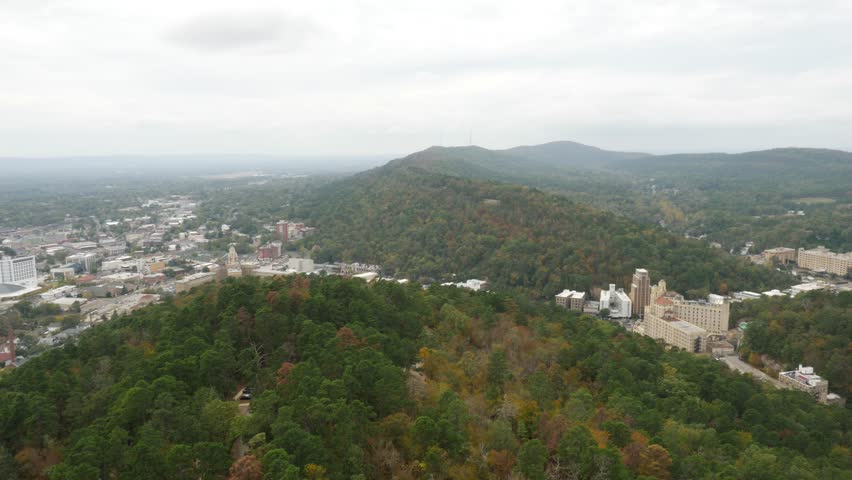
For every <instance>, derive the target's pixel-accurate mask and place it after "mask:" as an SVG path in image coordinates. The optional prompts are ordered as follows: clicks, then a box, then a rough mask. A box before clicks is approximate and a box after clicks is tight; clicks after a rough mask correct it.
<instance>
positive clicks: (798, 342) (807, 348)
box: [731, 291, 852, 397]
mask: <svg viewBox="0 0 852 480" xmlns="http://www.w3.org/2000/svg"><path fill="white" fill-rule="evenodd" d="M731 317H732V320H733V321H734V322H737V323H738V322H748V329H747V330H746V336H745V347H744V348H741V349H740V354H741V355H743V356H744V357H749V356H750V353H752V352H754V353H757V354H766V355H769V356H770V357H771V358H773V359H774V360H777V361H779V362H781V363H782V364H784V365H785V366H786V367H787V368H788V369H793V368H795V367H796V365H799V364H804V365H809V366H812V367H814V368H815V369H816V371H817V373H819V374H820V375H822V376H823V377H825V378H826V379H828V383H829V387H830V388H831V391H833V392H838V393H840V394H841V395H843V396H844V397H848V396H849V395H850V394H852V292H841V293H838V294H833V293H830V292H825V291H817V292H810V293H807V294H803V295H798V296H796V297H795V298H788V297H771V298H762V299H760V300H757V301H749V302H743V303H740V304H736V305H734V308H733V310H732V312H731ZM752 360H754V361H755V362H756V361H757V359H756V358H753V359H752Z"/></svg>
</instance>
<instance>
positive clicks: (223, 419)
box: [0, 276, 852, 480]
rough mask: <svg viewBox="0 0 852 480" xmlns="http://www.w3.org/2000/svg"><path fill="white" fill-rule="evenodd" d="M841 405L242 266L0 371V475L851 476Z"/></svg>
mask: <svg viewBox="0 0 852 480" xmlns="http://www.w3.org/2000/svg"><path fill="white" fill-rule="evenodd" d="M412 365H416V367H414V368H411V367H412ZM245 385H248V386H250V387H252V389H253V391H252V399H251V402H250V406H245V405H243V406H238V402H236V401H233V400H232V398H233V396H234V395H235V393H236V392H238V391H239V389H240V387H242V386H245ZM245 403H248V402H245ZM850 412H852V410H850V409H847V408H831V407H827V406H823V405H819V404H817V403H816V402H814V401H813V400H812V399H811V398H810V397H809V396H808V395H806V394H804V393H801V392H792V391H786V390H783V391H779V390H769V391H764V390H763V387H762V386H761V385H759V384H757V383H755V382H753V381H752V380H751V379H749V378H747V377H745V376H742V375H739V374H736V373H733V372H730V371H728V370H727V369H726V368H725V367H724V366H723V365H721V364H720V363H719V362H711V361H707V360H706V359H702V358H698V357H695V356H694V355H692V354H690V353H686V352H678V351H666V350H665V349H664V348H662V347H661V346H659V345H658V344H656V343H655V342H654V341H653V340H651V339H649V338H647V337H642V336H638V335H631V334H627V333H626V332H624V330H623V329H620V328H617V327H615V326H613V325H612V324H608V323H605V322H603V321H598V320H595V319H593V318H590V317H586V316H578V315H577V314H576V313H575V312H567V311H565V310H563V309H559V308H556V307H552V306H544V305H540V304H539V305H531V304H529V303H528V302H525V301H524V299H523V298H519V299H515V298H513V297H511V296H508V295H506V294H499V293H485V292H482V293H477V294H474V293H472V292H468V291H464V290H461V289H456V288H446V287H437V286H435V287H432V288H430V289H428V290H423V289H422V288H420V286H419V285H415V284H409V285H399V284H397V283H396V282H383V281H379V282H376V283H373V284H370V285H368V284H366V283H364V282H362V281H360V280H344V279H341V278H339V277H313V278H310V279H309V278H307V277H303V276H297V277H288V278H280V277H279V278H263V279H261V278H258V277H248V278H243V279H230V280H227V281H226V282H224V284H222V285H219V284H208V285H205V286H203V287H202V288H200V289H196V290H195V291H193V292H191V293H190V294H189V295H180V296H178V297H177V298H175V299H173V300H168V301H167V302H166V303H165V304H162V305H155V306H151V307H147V308H144V309H141V310H138V311H136V312H134V313H133V314H131V315H129V316H124V317H121V318H119V319H115V320H112V321H109V322H106V323H104V324H101V325H98V326H95V327H94V328H92V329H90V330H89V331H87V332H85V333H83V334H82V335H81V337H80V338H79V340H78V342H77V343H76V344H74V345H68V346H65V347H63V348H60V349H56V350H52V351H49V352H47V353H45V354H44V355H42V356H40V357H38V358H35V359H33V360H32V361H30V362H29V363H27V364H25V365H24V366H22V367H20V368H17V369H14V370H12V371H11V372H9V371H6V372H4V375H2V376H0V425H2V427H3V428H2V429H0V478H2V479H4V480H34V479H49V480H92V479H121V480H162V479H169V480H199V479H204V480H224V479H226V478H227V479H228V480H261V479H264V480H367V479H371V480H372V479H376V480H379V479H390V478H393V479H400V480H416V479H422V480H426V479H436V480H438V479H441V480H443V479H449V478H452V479H487V480H505V479H507V478H523V479H526V480H544V479H546V478H576V479H579V480H593V479H611V480H634V479H635V480H640V479H641V480H646V479H648V480H649V479H652V478H653V479H661V480H670V479H677V480H680V479H683V480H686V479H689V480H716V479H732V480H775V479H783V478H790V479H797V480H818V479H847V478H849V473H850V471H852V457H850V452H849V428H850V426H851V425H852V416H850Z"/></svg>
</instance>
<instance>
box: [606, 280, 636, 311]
mask: <svg viewBox="0 0 852 480" xmlns="http://www.w3.org/2000/svg"><path fill="white" fill-rule="evenodd" d="M600 300H601V301H600V309H601V310H603V309H604V308H606V309H608V310H609V316H610V318H630V315H631V308H632V304H631V302H630V296H629V295H627V293H625V292H624V289H622V288H619V289H618V290H616V289H615V284H614V283H610V284H609V290H604V291H602V292H601V299H600Z"/></svg>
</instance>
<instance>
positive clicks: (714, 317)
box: [645, 291, 731, 334]
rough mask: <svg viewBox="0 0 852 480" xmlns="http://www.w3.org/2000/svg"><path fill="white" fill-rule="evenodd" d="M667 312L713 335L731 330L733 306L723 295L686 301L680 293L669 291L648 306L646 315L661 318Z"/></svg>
mask: <svg viewBox="0 0 852 480" xmlns="http://www.w3.org/2000/svg"><path fill="white" fill-rule="evenodd" d="M665 312H671V313H672V314H673V315H674V316H676V317H677V318H679V319H680V320H683V321H685V322H689V323H691V324H693V325H695V326H697V327H700V328H702V329H704V330H706V331H707V332H709V333H711V334H722V333H725V332H727V331H728V328H729V322H730V318H731V304H730V301H729V300H728V299H727V298H726V297H723V296H721V295H709V296H708V299H707V300H685V299H684V298H683V296H682V295H680V294H679V293H677V292H672V291H668V292H663V293H662V294H661V295H660V296H659V297H658V298H656V299H655V300H654V301H653V302H652V303H651V304H650V305H648V307H647V308H646V309H645V315H648V314H649V313H651V314H654V315H657V316H658V317H659V316H662V315H663V314H664V313H665Z"/></svg>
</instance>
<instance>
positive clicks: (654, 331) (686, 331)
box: [644, 310, 707, 353]
mask: <svg viewBox="0 0 852 480" xmlns="http://www.w3.org/2000/svg"><path fill="white" fill-rule="evenodd" d="M646 312H647V313H646V314H645V320H644V324H645V335H648V336H649V337H651V338H655V339H659V340H662V341H664V342H666V343H667V344H668V345H672V346H674V347H678V348H682V349H684V350H686V351H689V352H693V353H700V352H703V351H704V349H705V346H706V344H707V330H704V329H703V328H701V327H698V326H695V325H693V324H691V323H689V322H685V321H683V320H681V319H679V318H677V317H676V316H674V315H672V314H671V313H668V312H666V313H664V314H663V315H662V316H657V315H655V314H653V313H651V312H650V311H647V310H646Z"/></svg>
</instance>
